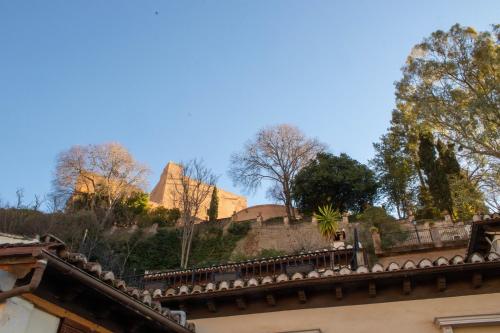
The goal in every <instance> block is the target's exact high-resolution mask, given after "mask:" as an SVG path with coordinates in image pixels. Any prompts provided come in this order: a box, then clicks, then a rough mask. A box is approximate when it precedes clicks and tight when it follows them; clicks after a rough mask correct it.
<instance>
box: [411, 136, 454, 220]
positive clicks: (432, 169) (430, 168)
mask: <svg viewBox="0 0 500 333" xmlns="http://www.w3.org/2000/svg"><path fill="white" fill-rule="evenodd" d="M436 150H438V152H439V157H437V156H436ZM453 157H455V154H454V152H449V151H448V150H447V149H446V148H445V147H444V145H443V144H442V143H441V142H438V145H437V147H436V145H435V144H434V138H433V136H432V134H431V133H421V134H420V136H419V159H420V167H421V168H422V170H423V171H424V174H425V176H426V178H427V186H428V189H429V193H430V195H431V196H432V201H433V203H434V206H435V207H437V208H438V209H439V210H441V211H443V210H447V211H448V212H449V213H452V212H453V203H452V199H451V192H450V185H449V182H448V173H447V169H449V170H450V172H451V171H454V170H455V169H456V168H457V167H458V170H460V166H459V165H458V161H456V157H455V161H456V165H455V164H454V161H453Z"/></svg>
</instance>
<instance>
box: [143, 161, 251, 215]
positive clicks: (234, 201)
mask: <svg viewBox="0 0 500 333" xmlns="http://www.w3.org/2000/svg"><path fill="white" fill-rule="evenodd" d="M181 174H182V169H181V166H180V165H178V164H175V163H172V162H169V163H168V164H167V166H166V167H165V169H164V170H163V173H162V174H161V177H160V180H159V181H158V183H157V184H156V186H155V187H154V189H153V190H152V191H151V194H150V198H149V200H150V201H151V202H152V203H153V204H156V205H160V206H163V207H165V208H176V207H177V208H178V207H179V204H178V200H176V197H178V194H177V193H176V192H177V191H176V186H177V187H178V186H179V184H180V177H181ZM203 186H205V187H208V186H209V185H206V184H204V185H203ZM217 197H218V198H219V209H218V218H220V219H222V218H228V217H231V216H232V215H233V213H234V212H237V211H240V210H241V209H243V208H246V207H247V199H246V198H245V197H243V196H239V195H237V194H234V193H231V192H228V191H225V190H223V189H219V188H217ZM210 198H211V194H210V195H208V196H207V198H206V200H205V201H204V202H203V203H202V205H201V207H200V210H199V212H198V214H197V215H196V217H198V218H200V219H202V220H205V219H207V210H208V207H209V206H210Z"/></svg>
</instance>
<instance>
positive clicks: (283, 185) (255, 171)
mask: <svg viewBox="0 0 500 333" xmlns="http://www.w3.org/2000/svg"><path fill="white" fill-rule="evenodd" d="M324 149H325V145H323V144H322V143H320V142H319V141H318V140H316V139H309V138H307V137H306V136H305V135H304V134H303V133H302V132H301V131H300V130H299V129H298V128H297V127H295V126H291V125H286V124H283V125H278V126H273V127H267V128H264V129H262V130H260V131H259V132H258V133H257V135H256V136H255V139H254V140H253V141H249V142H247V143H246V144H245V147H244V148H243V151H241V152H239V153H236V154H233V155H232V156H231V169H230V171H229V174H230V176H231V178H232V179H233V181H234V182H235V183H236V184H240V185H242V186H243V187H244V188H246V189H247V190H255V189H256V188H257V187H259V186H260V185H261V183H262V181H263V180H270V181H271V182H272V183H273V185H272V187H271V188H270V190H269V191H268V194H269V195H270V196H271V197H273V198H275V199H277V200H280V201H282V202H283V203H284V204H285V207H286V213H287V216H288V218H289V219H292V218H295V214H294V210H293V207H292V198H291V185H292V182H293V179H294V178H295V176H296V175H297V173H298V172H299V170H300V169H302V168H303V167H304V166H305V165H306V164H307V163H308V162H309V161H310V160H311V159H313V158H315V157H316V154H317V153H319V152H321V151H323V150H324Z"/></svg>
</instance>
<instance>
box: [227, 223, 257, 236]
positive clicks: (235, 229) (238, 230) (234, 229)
mask: <svg viewBox="0 0 500 333" xmlns="http://www.w3.org/2000/svg"><path fill="white" fill-rule="evenodd" d="M251 227H252V226H251V224H250V221H242V222H235V223H232V224H231V225H230V226H229V228H227V232H228V233H230V234H231V235H234V236H238V237H244V236H245V235H246V234H247V233H248V231H249V230H250V229H251Z"/></svg>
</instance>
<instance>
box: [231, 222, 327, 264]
mask: <svg viewBox="0 0 500 333" xmlns="http://www.w3.org/2000/svg"><path fill="white" fill-rule="evenodd" d="M328 246H329V243H328V242H327V241H326V240H325V239H324V238H323V237H322V236H321V234H320V233H319V231H318V226H317V225H313V224H312V223H311V222H302V223H296V224H290V225H288V226H285V225H284V224H283V225H269V226H266V225H265V223H263V224H262V226H259V225H258V223H257V222H254V223H252V229H250V231H249V232H248V234H247V236H246V237H245V238H243V239H241V240H240V241H239V242H238V244H237V245H236V248H235V249H234V251H233V253H234V254H244V255H245V256H256V255H258V254H259V253H260V251H262V250H267V249H274V250H278V251H283V252H286V253H292V252H298V251H301V250H305V251H309V250H317V249H321V248H325V247H328Z"/></svg>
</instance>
